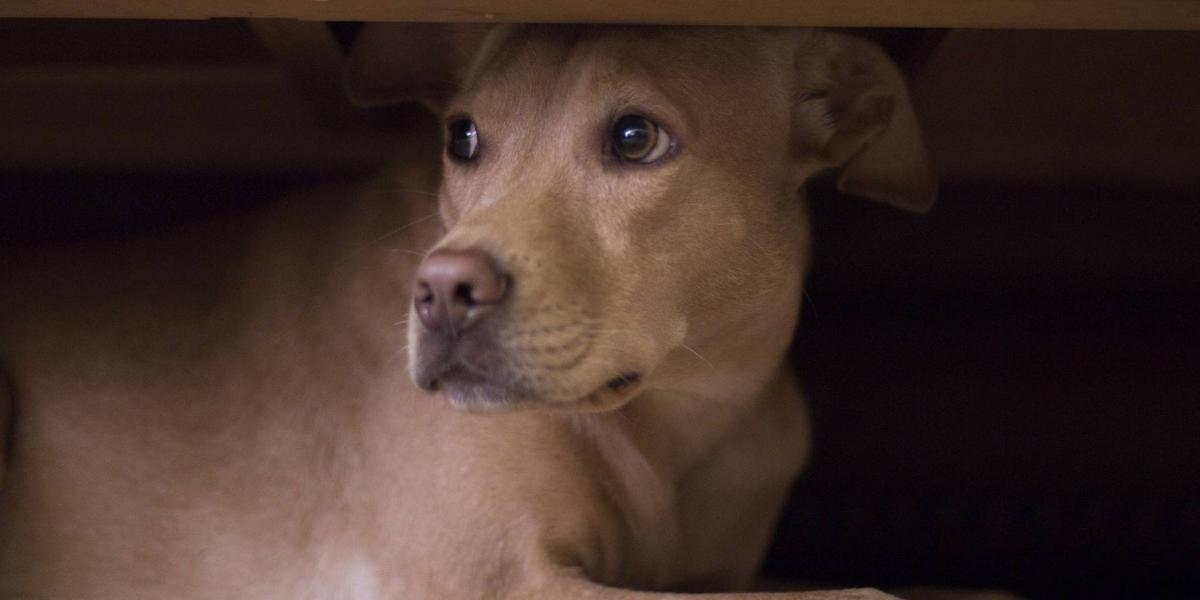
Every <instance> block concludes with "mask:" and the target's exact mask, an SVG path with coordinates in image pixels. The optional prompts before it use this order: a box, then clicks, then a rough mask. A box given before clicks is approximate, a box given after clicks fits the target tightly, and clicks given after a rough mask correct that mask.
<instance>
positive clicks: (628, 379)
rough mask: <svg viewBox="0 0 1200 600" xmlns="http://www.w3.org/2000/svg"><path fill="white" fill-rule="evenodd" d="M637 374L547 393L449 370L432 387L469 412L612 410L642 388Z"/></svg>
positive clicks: (627, 400)
mask: <svg viewBox="0 0 1200 600" xmlns="http://www.w3.org/2000/svg"><path fill="white" fill-rule="evenodd" d="M641 384H642V381H641V376H640V375H639V374H637V373H632V372H631V373H626V374H624V375H621V376H619V377H615V378H613V379H610V380H609V381H606V382H604V383H603V384H601V385H599V386H597V387H595V388H594V389H592V390H591V391H589V392H584V393H579V394H563V395H558V394H551V393H546V392H541V391H539V390H533V389H528V388H525V387H523V386H520V385H505V384H502V383H496V382H492V381H488V380H486V379H484V378H481V377H478V376H476V375H473V374H470V373H455V372H450V373H446V374H445V375H443V377H442V378H440V379H439V380H438V382H437V384H436V386H429V387H435V388H436V389H437V390H438V391H441V392H442V393H443V395H444V397H445V398H446V400H447V401H448V402H449V403H450V406H452V407H454V408H456V409H458V410H462V411H467V412H472V413H502V412H516V411H525V410H542V411H547V412H575V413H582V412H603V411H610V410H616V409H618V408H620V407H622V406H624V405H625V404H626V403H627V402H629V401H630V400H631V399H632V398H633V397H634V396H636V395H637V393H638V392H639V391H640V390H641V387H642V385H641Z"/></svg>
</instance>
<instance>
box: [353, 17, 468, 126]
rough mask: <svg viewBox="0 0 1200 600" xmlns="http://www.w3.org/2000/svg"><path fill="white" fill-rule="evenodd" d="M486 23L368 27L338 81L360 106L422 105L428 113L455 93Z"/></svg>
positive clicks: (355, 41)
mask: <svg viewBox="0 0 1200 600" xmlns="http://www.w3.org/2000/svg"><path fill="white" fill-rule="evenodd" d="M488 29H490V26H489V25H482V24H432V23H368V24H366V25H364V26H363V27H362V29H361V30H359V33H358V36H357V37H356V38H355V39H354V43H353V44H352V45H351V47H350V52H349V55H348V56H347V57H346V65H345V69H344V71H343V83H344V85H345V87H346V92H347V94H348V95H349V96H350V100H351V101H353V102H354V103H355V104H357V105H359V106H362V107H376V106H385V105H389V104H400V103H403V102H422V103H424V104H425V105H426V106H428V107H430V108H431V109H433V110H435V111H436V110H438V109H439V108H440V106H441V105H442V104H443V103H444V102H445V101H446V100H447V99H449V97H450V96H451V95H453V94H454V92H455V91H456V90H457V89H458V86H459V83H460V81H461V78H462V76H463V74H464V73H465V71H466V69H467V67H468V65H469V63H470V61H471V59H472V57H473V56H474V55H475V50H476V49H477V48H478V47H479V45H480V44H481V43H482V41H483V38H484V36H485V35H486V34H487V32H488Z"/></svg>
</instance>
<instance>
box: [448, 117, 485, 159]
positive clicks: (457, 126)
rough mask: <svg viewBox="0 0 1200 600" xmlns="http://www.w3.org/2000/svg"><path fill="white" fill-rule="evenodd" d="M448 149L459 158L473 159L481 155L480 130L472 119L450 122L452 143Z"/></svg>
mask: <svg viewBox="0 0 1200 600" xmlns="http://www.w3.org/2000/svg"><path fill="white" fill-rule="evenodd" d="M446 151H447V152H449V153H450V155H451V156H453V157H454V158H457V159H459V160H466V161H473V160H475V159H476V158H478V156H479V131H478V130H476V129H475V122H474V121H472V120H470V119H458V120H456V121H454V122H453V123H450V143H449V144H448V145H447V147H446Z"/></svg>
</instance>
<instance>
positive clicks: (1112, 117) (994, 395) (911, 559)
mask: <svg viewBox="0 0 1200 600" xmlns="http://www.w3.org/2000/svg"><path fill="white" fill-rule="evenodd" d="M339 33H340V34H341V35H342V36H343V37H345V36H347V35H351V34H352V33H353V28H352V27H349V26H341V27H340V29H339ZM870 35H872V36H873V37H876V38H877V39H879V40H881V41H883V42H884V43H885V44H886V45H887V46H888V48H889V49H890V50H892V51H893V53H894V54H895V56H896V57H897V59H898V60H899V61H900V62H901V63H902V64H904V65H905V66H906V67H907V68H908V69H909V70H910V75H911V78H912V81H913V90H914V99H915V102H916V104H917V107H918V111H919V113H920V114H921V116H922V119H923V121H924V122H925V125H926V129H927V131H928V136H929V140H928V141H929V145H930V149H931V153H932V155H933V157H934V161H935V163H936V164H937V165H938V167H939V172H940V177H941V180H942V182H943V193H942V195H941V198H940V200H939V204H938V205H937V207H935V208H934V210H933V211H932V212H931V213H929V214H928V215H911V214H907V213H902V212H900V211H897V210H894V209H892V208H889V207H886V206H882V205H876V204H872V203H868V202H865V201H862V200H858V199H854V198H846V197H842V196H839V195H838V194H836V193H835V192H834V190H833V189H832V182H831V181H830V180H829V178H824V179H822V180H819V181H816V182H814V183H813V185H812V186H810V197H811V205H812V216H813V222H814V228H815V231H816V233H815V236H816V247H815V249H814V265H813V272H812V277H811V279H810V285H809V288H808V294H807V296H806V298H805V301H804V314H803V318H802V325H801V327H800V330H799V332H798V336H797V341H796V344H795V347H794V352H793V356H794V358H795V363H796V365H797V368H798V369H799V370H800V372H801V373H802V375H803V378H804V382H805V388H806V390H807V393H808V397H809V400H810V402H811V405H812V414H813V418H814V421H815V447H814V455H813V461H812V466H811V468H810V470H809V471H808V473H807V474H806V475H805V476H804V477H803V478H802V479H801V480H800V481H799V483H798V484H797V486H796V491H795V494H794V497H793V498H792V500H791V502H790V504H789V507H788V509H787V511H786V513H785V515H784V517H783V520H782V522H781V525H780V529H779V534H778V536H777V539H776V543H775V546H774V549H773V550H772V552H771V555H770V557H769V559H768V561H767V567H766V568H767V571H768V573H769V574H770V575H772V576H774V577H779V578H802V579H806V580H816V581H821V582H828V583H831V584H870V585H907V584H943V585H944V584H957V585H973V586H996V587H1003V588H1008V589H1012V590H1015V591H1018V592H1022V593H1025V594H1028V595H1030V596H1032V597H1035V598H1067V597H1075V598H1085V597H1086V598H1104V597H1112V598H1118V597H1137V598H1167V597H1175V598H1188V597H1200V441H1198V440H1200V325H1198V323H1200V308H1198V306H1200V81H1198V80H1200V78H1197V77H1196V73H1197V72H1198V70H1200V35H1197V34H1185V33H1144V32H1107V33H1085V32H1029V31H951V32H947V31H935V32H929V31H920V30H906V31H873V32H870ZM303 88H304V86H299V88H298V87H297V86H295V85H294V79H289V75H288V73H287V72H285V69H284V68H283V67H282V66H280V64H279V63H278V62H277V61H276V60H275V59H274V58H273V57H272V55H271V53H270V52H268V51H267V50H265V49H264V48H263V47H262V46H261V45H260V44H259V42H258V40H257V39H256V37H255V32H254V31H253V30H252V29H251V27H250V26H249V25H247V24H246V23H244V22H240V21H227V20H214V21H207V22H187V21H182V22H169V23H168V22H130V21H22V20H8V21H0V244H4V245H19V244H27V243H42V242H47V241H53V242H55V243H58V242H62V241H67V242H71V241H77V240H84V239H88V238H92V237H104V236H110V235H124V234H126V233H137V232H143V231H147V230H155V229H162V228H168V227H171V226H173V225H174V224H176V223H179V222H183V221H186V220H188V219H193V218H201V217H203V216H204V215H207V214H213V213H218V212H222V211H226V210H230V209H233V208H236V207H238V206H244V205H246V204H251V203H257V202H264V201H267V200H269V199H271V198H273V197H276V196H278V195H279V194H281V193H284V192H286V191H287V190H289V189H293V188H296V187H303V186H306V185H310V184H312V183H315V182H318V181H327V180H329V179H351V178H354V177H357V176H361V175H363V174H365V173H369V172H370V171H371V170H372V169H374V168H375V167H377V166H378V165H379V164H380V163H381V162H382V161H383V160H384V159H385V158H386V156H387V153H388V149H389V148H390V147H391V145H392V144H394V143H395V140H396V136H399V135H412V132H413V131H415V130H418V129H420V130H423V131H428V130H427V129H424V128H432V127H434V125H433V123H432V121H431V120H429V119H427V118H425V117H423V116H421V115H420V114H418V113H415V112H412V111H408V112H403V111H402V112H400V113H398V114H387V115H352V116H349V117H347V116H346V115H345V114H342V113H339V111H336V110H334V111H330V110H328V107H329V105H328V103H326V104H325V105H321V103H320V102H315V103H314V102H313V101H312V98H310V97H307V96H306V95H305V93H303V92H304V89H303ZM308 91H310V92H311V90H308ZM322 106H323V108H322ZM314 107H315V108H314ZM0 283H2V282H0Z"/></svg>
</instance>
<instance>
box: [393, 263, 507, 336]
mask: <svg viewBox="0 0 1200 600" xmlns="http://www.w3.org/2000/svg"><path fill="white" fill-rule="evenodd" d="M507 287H508V278H507V277H506V276H505V274H504V273H502V272H501V271H500V269H499V268H498V266H497V265H496V262H495V259H493V258H492V257H491V256H490V255H488V254H487V253H486V252H483V251H482V250H479V249H469V250H448V249H442V250H437V251H435V252H433V253H432V254H430V255H429V256H427V257H426V258H425V260H424V261H422V263H421V266H420V267H418V268H417V277H416V285H415V286H414V290H413V302H414V304H415V306H416V308H417V314H418V316H419V317H420V318H421V322H422V323H424V324H425V326H426V327H428V328H429V329H433V330H438V331H443V332H449V333H451V334H452V335H454V336H457V335H459V334H460V333H461V332H462V331H464V330H466V329H468V328H470V327H471V326H473V325H474V324H475V323H478V322H479V321H480V320H481V319H483V318H484V317H485V316H486V315H487V313H489V312H491V309H493V308H495V307H496V306H498V305H499V304H500V303H501V302H502V301H503V300H504V297H505V295H506V293H507Z"/></svg>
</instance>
